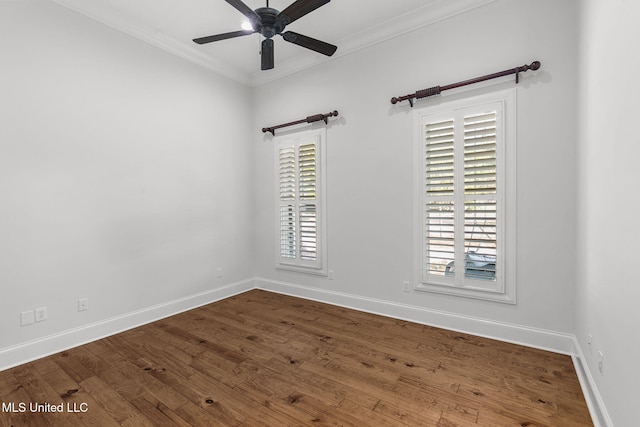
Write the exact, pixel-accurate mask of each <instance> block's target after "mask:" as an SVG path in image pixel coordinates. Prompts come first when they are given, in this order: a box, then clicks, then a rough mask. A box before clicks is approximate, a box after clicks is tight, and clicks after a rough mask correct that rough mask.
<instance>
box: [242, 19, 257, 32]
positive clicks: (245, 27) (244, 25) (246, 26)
mask: <svg viewBox="0 0 640 427" xmlns="http://www.w3.org/2000/svg"><path fill="white" fill-rule="evenodd" d="M240 26H241V27H242V29H243V30H245V31H253V30H254V28H253V25H251V22H249V21H244V22H243V23H242V25H240Z"/></svg>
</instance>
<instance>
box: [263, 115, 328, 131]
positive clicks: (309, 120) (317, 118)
mask: <svg viewBox="0 0 640 427" xmlns="http://www.w3.org/2000/svg"><path fill="white" fill-rule="evenodd" d="M329 117H338V112H337V111H332V112H330V113H327V114H316V115H315V116H309V117H307V118H306V119H301V120H296V121H295V122H289V123H284V124H282V125H277V126H271V127H268V128H262V132H263V133H267V132H271V135H273V136H276V129H280V128H284V127H287V126H293V125H299V124H300V123H313V122H319V121H320V120H324V124H327V123H328V119H329Z"/></svg>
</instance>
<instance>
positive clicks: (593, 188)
mask: <svg viewBox="0 0 640 427" xmlns="http://www.w3.org/2000/svg"><path fill="white" fill-rule="evenodd" d="M638 16H640V5H639V4H638V2H633V1H628V0H613V1H610V0H588V1H585V2H584V19H583V27H582V42H583V43H582V47H583V49H582V53H583V56H582V58H581V59H582V63H581V69H582V75H583V77H584V78H583V79H582V85H581V88H580V89H581V90H580V94H581V96H582V99H581V102H580V105H581V106H582V108H581V110H580V112H581V116H580V119H581V120H580V129H581V133H580V140H579V146H580V151H579V154H580V155H579V159H580V162H579V170H580V174H579V177H580V179H579V182H580V186H579V194H580V199H579V245H578V263H577V268H578V269H577V277H578V286H577V298H576V308H577V309H576V335H577V338H578V342H579V343H580V347H581V348H582V350H583V353H584V357H585V360H586V362H587V364H588V366H589V371H590V372H591V374H592V376H593V379H594V380H595V383H596V384H597V389H598V390H599V392H600V395H601V397H602V399H603V400H604V403H605V404H606V407H607V410H608V412H609V415H610V417H611V421H613V424H614V425H616V426H632V425H637V424H638V421H637V419H638V417H637V412H636V411H637V403H638V402H640V393H639V392H638V384H639V383H640V369H639V368H638V366H639V365H638V361H640V342H639V341H638V328H639V327H640V310H639V309H638V305H639V303H640V275H639V274H638V239H639V238H640V232H638V215H637V212H638V208H639V207H640V201H639V200H638V194H639V192H638V183H639V182H640V172H639V169H638V159H639V158H640V140H639V139H638V130H637V128H638V123H637V117H636V116H637V114H638V105H637V98H638V94H640V80H638V78H637V76H636V71H637V70H638V69H640V56H638V54H637V44H638V41H640V26H638V23H637V18H638ZM589 335H591V336H592V337H593V342H592V344H591V345H589V344H587V342H588V336H589ZM598 351H602V353H603V355H604V363H603V370H602V373H600V371H599V369H598Z"/></svg>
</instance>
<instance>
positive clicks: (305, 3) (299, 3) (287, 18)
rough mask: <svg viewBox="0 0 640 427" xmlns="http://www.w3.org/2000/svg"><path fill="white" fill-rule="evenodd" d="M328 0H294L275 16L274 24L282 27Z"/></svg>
mask: <svg viewBox="0 0 640 427" xmlns="http://www.w3.org/2000/svg"><path fill="white" fill-rule="evenodd" d="M227 1H228V0H227ZM330 1H331V0H296V1H295V2H294V3H292V4H290V5H289V6H288V7H287V8H286V9H285V10H283V11H282V12H280V13H279V14H278V16H277V17H276V24H280V25H282V27H283V28H284V27H285V26H286V25H289V24H290V23H292V22H293V21H295V20H296V19H299V18H302V17H303V16H305V15H306V14H307V13H311V12H313V11H314V10H316V9H317V8H319V7H320V6H324V5H325V4H327V3H329V2H330Z"/></svg>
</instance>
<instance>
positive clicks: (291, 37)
mask: <svg viewBox="0 0 640 427" xmlns="http://www.w3.org/2000/svg"><path fill="white" fill-rule="evenodd" d="M282 37H283V38H284V39H285V40H286V41H288V42H289V43H293V44H297V45H298V46H302V47H306V48H307V49H311V50H314V51H316V52H318V53H321V54H323V55H327V56H331V55H333V54H334V53H336V50H337V49H338V46H334V45H332V44H329V43H325V42H323V41H320V40H316V39H314V38H311V37H309V36H305V35H302V34H298V33H294V32H293V31H287V32H286V33H284V34H282Z"/></svg>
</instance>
